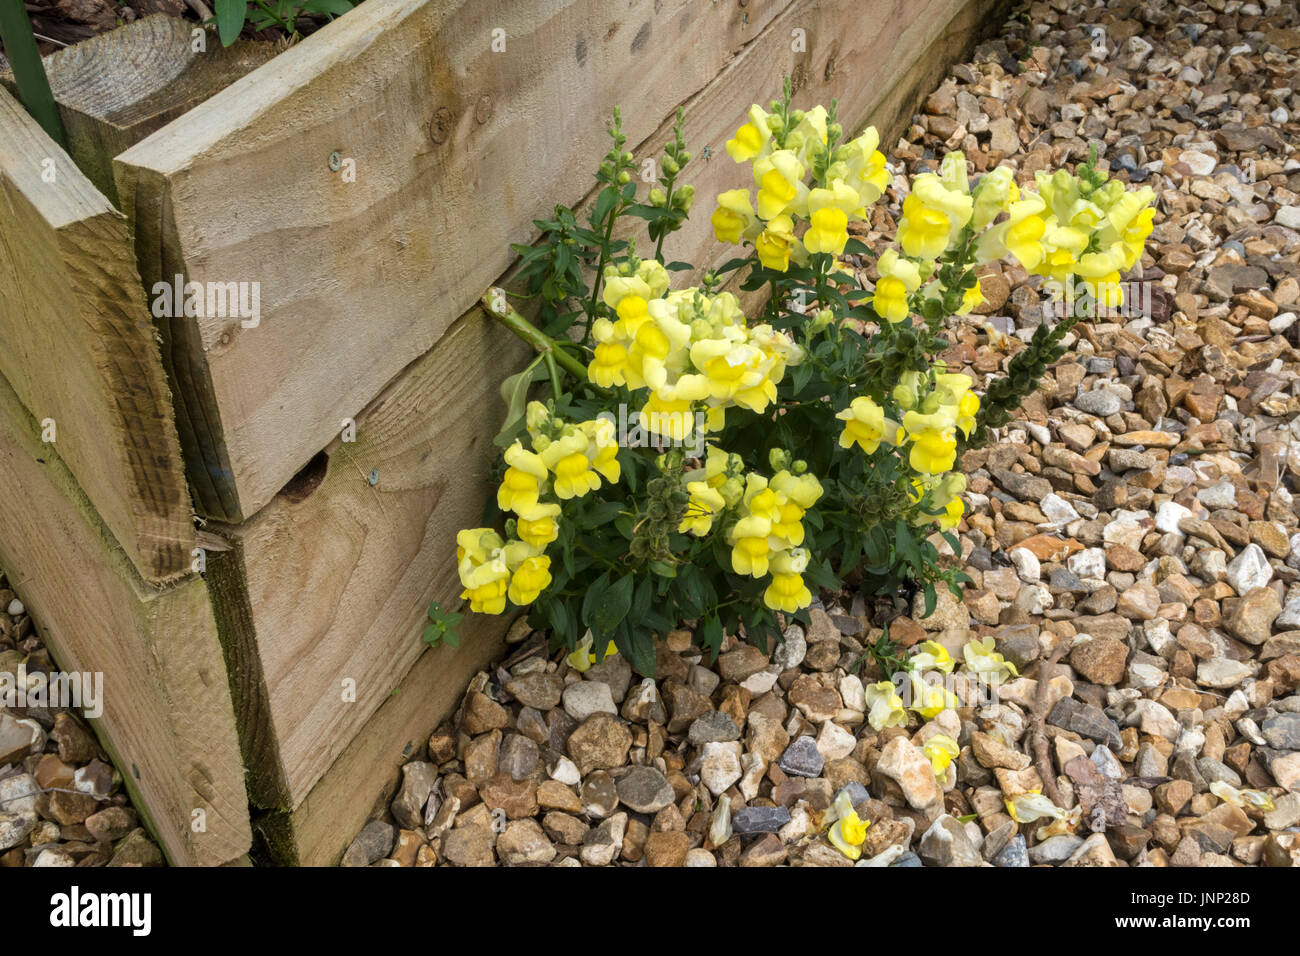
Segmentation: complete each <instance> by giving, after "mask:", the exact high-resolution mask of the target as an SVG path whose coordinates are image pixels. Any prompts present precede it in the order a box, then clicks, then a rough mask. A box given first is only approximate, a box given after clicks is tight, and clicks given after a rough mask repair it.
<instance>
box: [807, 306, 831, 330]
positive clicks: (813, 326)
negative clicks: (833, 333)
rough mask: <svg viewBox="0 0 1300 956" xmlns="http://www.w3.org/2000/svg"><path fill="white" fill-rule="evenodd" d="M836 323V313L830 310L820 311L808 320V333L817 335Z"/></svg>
mask: <svg viewBox="0 0 1300 956" xmlns="http://www.w3.org/2000/svg"><path fill="white" fill-rule="evenodd" d="M834 321H835V313H834V312H832V311H831V310H830V309H818V310H817V311H816V312H815V313H813V315H812V316H811V317H810V318H809V319H808V333H809V334H810V335H816V334H817V333H818V332H820V331H821V330H822V329H824V328H827V327H828V326H829V325H830V324H831V323H832V322H834Z"/></svg>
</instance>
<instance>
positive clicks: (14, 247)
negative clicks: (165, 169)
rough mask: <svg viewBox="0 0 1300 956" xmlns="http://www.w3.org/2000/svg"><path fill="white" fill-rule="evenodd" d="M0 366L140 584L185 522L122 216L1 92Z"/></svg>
mask: <svg viewBox="0 0 1300 956" xmlns="http://www.w3.org/2000/svg"><path fill="white" fill-rule="evenodd" d="M0 374H3V375H4V376H5V377H6V378H7V379H8V380H9V381H10V383H11V384H12V386H13V389H14V391H16V392H17V393H18V396H19V398H20V399H21V400H22V402H23V404H25V405H26V406H27V408H28V410H30V411H31V413H32V414H33V415H34V416H35V417H36V419H37V420H38V421H46V420H47V419H48V420H51V421H52V423H53V426H54V430H53V431H52V432H51V433H50V435H51V436H52V437H53V438H54V444H55V445H56V446H57V447H58V450H59V455H60V457H62V459H63V460H64V461H65V462H67V464H68V467H69V468H70V469H71V470H72V473H73V474H74V475H75V476H76V478H77V481H78V482H79V483H80V485H81V487H82V488H84V489H85V492H86V495H87V496H88V497H89V498H90V500H91V501H92V502H93V503H94V505H95V508H96V510H98V512H99V514H100V515H101V516H102V517H103V520H104V523H105V524H107V525H108V527H109V529H110V530H111V531H112V532H113V534H114V536H115V537H116V538H117V540H118V541H119V542H120V543H121V545H122V547H123V548H124V549H125V551H126V553H127V554H128V555H129V556H130V558H131V560H132V562H133V563H134V564H135V566H136V567H137V568H138V569H139V571H140V573H141V575H142V576H143V577H144V578H145V579H146V580H149V581H153V582H161V581H166V580H170V579H172V578H176V577H178V576H180V575H182V574H184V573H186V572H187V571H188V570H189V567H190V562H191V556H190V551H191V549H192V548H193V547H194V525H193V518H192V513H191V508H190V500H189V495H188V493H187V491H186V488H185V479H184V469H183V465H182V462H181V452H180V445H179V443H178V441H177V435H176V428H175V423H174V420H173V418H172V411H171V397H170V393H169V391H168V387H167V382H166V378H165V376H164V374H163V368H162V364H161V359H160V354H159V348H158V342H157V336H156V333H155V331H154V327H153V323H152V322H151V321H150V318H149V313H148V311H147V309H146V306H145V300H144V292H143V290H142V289H141V287H140V278H139V275H138V274H137V272H136V266H135V257H134V253H133V249H132V245H131V241H130V239H129V238H128V235H127V224H126V219H125V217H123V216H122V215H121V214H120V213H118V212H117V211H116V210H115V209H113V207H112V206H111V205H110V204H109V203H108V201H107V200H106V199H105V198H104V196H103V195H102V194H100V192H99V191H98V190H97V189H95V187H94V186H93V185H91V183H90V182H89V180H87V179H86V177H85V176H83V175H82V174H81V173H80V172H79V171H78V170H77V168H76V166H74V165H73V164H72V161H71V160H70V159H69V158H68V156H67V154H66V153H64V152H63V150H61V149H60V148H59V147H58V146H57V145H56V144H55V143H54V142H53V141H52V140H51V139H50V138H49V137H48V136H46V135H45V132H44V131H43V130H42V129H41V128H40V127H39V126H38V125H37V124H36V122H35V121H34V120H33V119H32V118H31V117H30V116H28V115H27V112H26V111H25V110H24V109H23V108H22V107H21V106H20V105H19V104H18V103H17V101H16V100H14V99H13V97H11V96H10V95H9V94H8V93H7V92H6V91H5V90H3V89H0Z"/></svg>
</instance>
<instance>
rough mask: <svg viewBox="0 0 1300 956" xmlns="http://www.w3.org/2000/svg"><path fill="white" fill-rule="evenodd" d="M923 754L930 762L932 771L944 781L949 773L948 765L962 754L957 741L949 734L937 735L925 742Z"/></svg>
mask: <svg viewBox="0 0 1300 956" xmlns="http://www.w3.org/2000/svg"><path fill="white" fill-rule="evenodd" d="M921 752H922V753H924V754H925V756H926V759H927V760H929V761H930V769H932V770H933V771H934V775H935V776H936V777H938V778H939V779H940V780H942V779H943V778H944V777H945V776H946V775H947V773H948V765H949V764H951V763H952V762H953V761H954V760H955V759H957V755H958V754H960V753H961V747H959V746H957V741H955V740H953V739H952V738H951V737H949V736H948V735H947V734H935V735H934V736H933V737H931V738H930V739H929V740H927V741H926V742H925V746H923V747H922V748H921Z"/></svg>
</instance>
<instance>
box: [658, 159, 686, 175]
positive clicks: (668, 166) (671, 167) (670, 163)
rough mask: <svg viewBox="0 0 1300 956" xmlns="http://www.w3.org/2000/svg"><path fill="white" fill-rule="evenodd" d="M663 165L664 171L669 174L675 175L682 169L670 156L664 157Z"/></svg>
mask: <svg viewBox="0 0 1300 956" xmlns="http://www.w3.org/2000/svg"><path fill="white" fill-rule="evenodd" d="M663 166H664V172H666V173H667V174H668V175H669V176H676V175H677V174H678V173H679V172H681V169H682V168H681V167H680V166H678V165H677V160H675V159H673V158H672V157H671V156H665V157H664V163H663Z"/></svg>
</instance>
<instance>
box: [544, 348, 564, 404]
mask: <svg viewBox="0 0 1300 956" xmlns="http://www.w3.org/2000/svg"><path fill="white" fill-rule="evenodd" d="M556 351H557V350H556V349H552V350H550V351H547V352H543V353H542V359H543V360H544V361H545V362H546V371H547V374H549V375H550V376H551V397H552V398H554V399H555V400H556V401H557V402H558V401H559V400H560V396H561V395H563V394H564V388H563V387H562V386H561V384H560V369H559V367H558V366H557V365H556V364H555V353H556Z"/></svg>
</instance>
